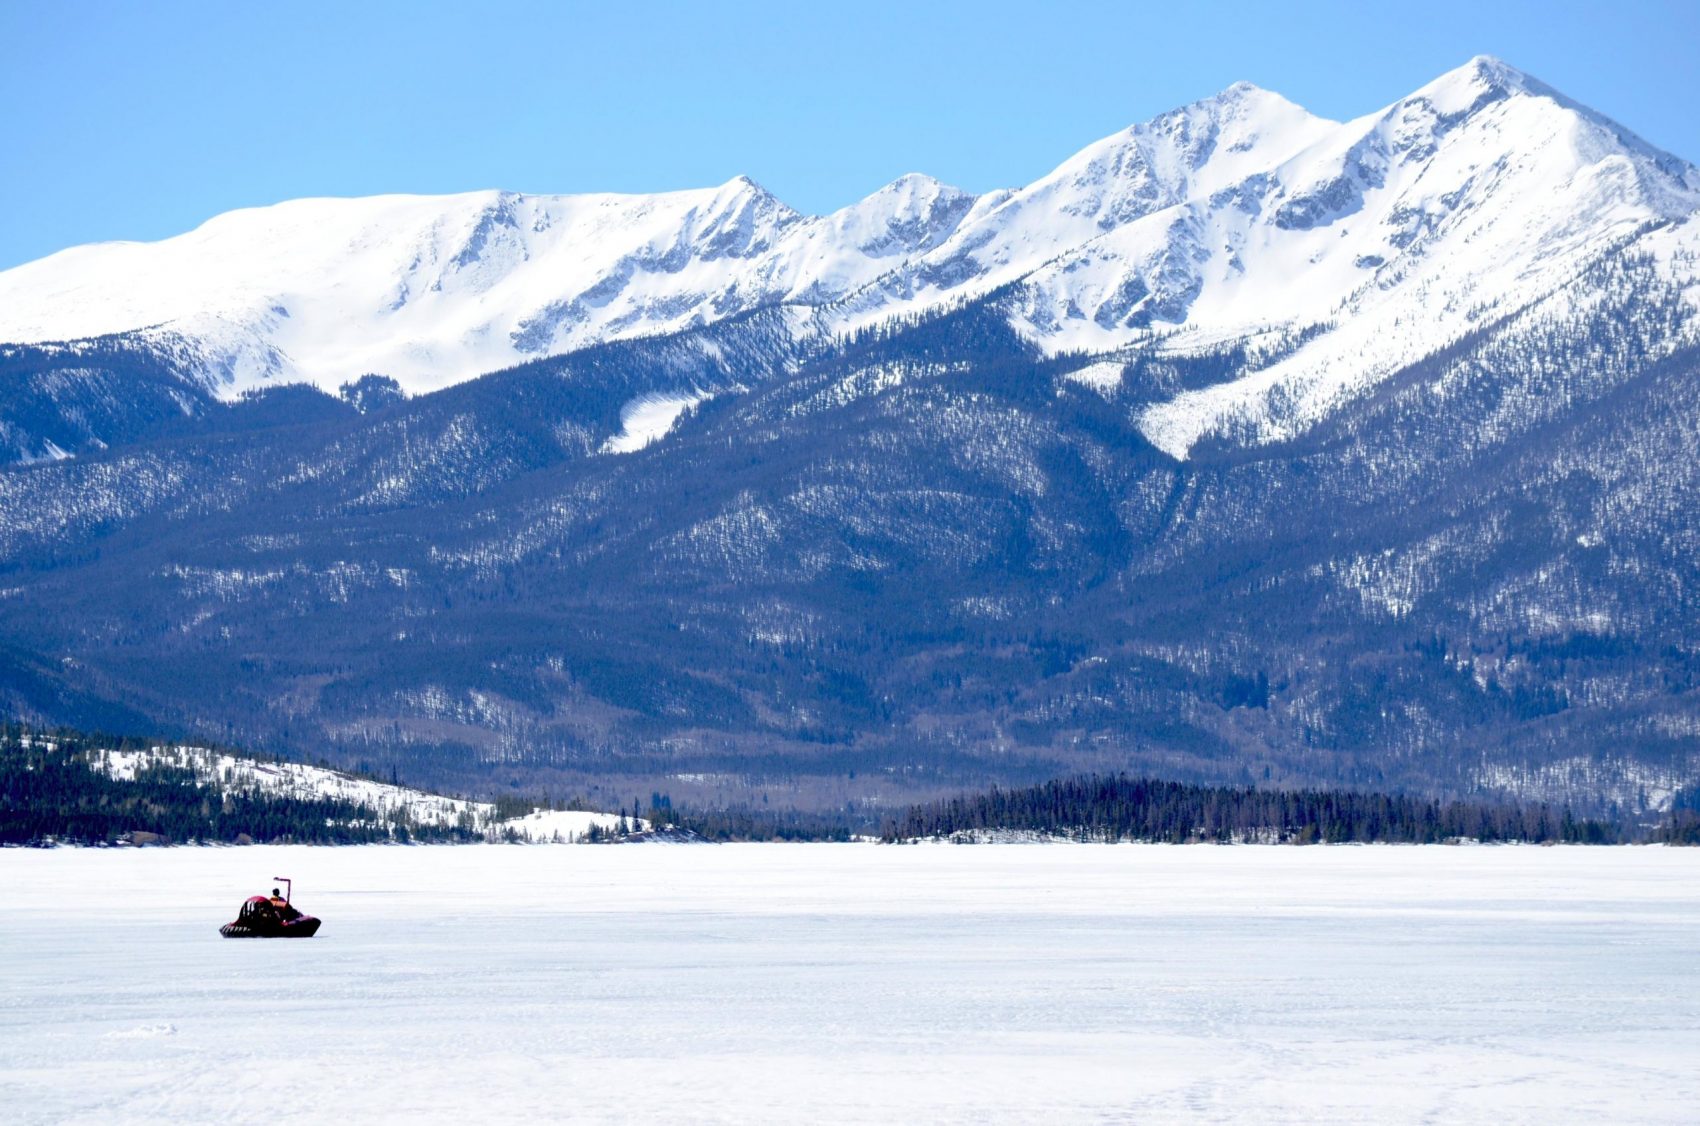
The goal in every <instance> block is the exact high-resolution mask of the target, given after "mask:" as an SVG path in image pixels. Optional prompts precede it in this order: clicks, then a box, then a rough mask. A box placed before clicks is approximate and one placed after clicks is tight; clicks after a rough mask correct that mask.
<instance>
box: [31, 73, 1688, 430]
mask: <svg viewBox="0 0 1700 1126" xmlns="http://www.w3.org/2000/svg"><path fill="white" fill-rule="evenodd" d="M1697 212H1700V173H1696V171H1695V169H1694V168H1693V167H1692V166H1690V165H1689V164H1687V163H1685V162H1683V161H1681V160H1678V159H1676V158H1674V157H1672V156H1670V155H1668V154H1665V153H1662V152H1659V151H1658V150H1656V149H1654V148H1652V147H1651V146H1649V145H1647V144H1645V143H1644V142H1642V141H1640V140H1639V139H1637V138H1635V137H1634V136H1632V135H1631V134H1629V133H1628V132H1627V131H1625V130H1624V129H1622V128H1621V127H1619V126H1617V125H1615V124H1614V123H1612V122H1610V121H1608V120H1606V119H1605V118H1603V117H1601V116H1600V115H1598V114H1596V113H1594V112H1592V111H1590V110H1588V109H1586V108H1584V107H1582V106H1579V105H1577V104H1576V103H1574V102H1572V101H1570V100H1569V99H1567V98H1565V97H1564V96H1563V95H1561V94H1559V93H1557V92H1556V91H1554V90H1552V89H1551V88H1549V87H1547V86H1545V85H1543V84H1542V83H1540V82H1538V81H1536V80H1534V79H1532V78H1530V77H1528V76H1527V75H1524V74H1522V73H1520V72H1518V71H1517V70H1515V69H1513V68H1511V67H1509V66H1507V65H1505V64H1504V63H1501V62H1499V61H1497V60H1494V59H1490V58H1485V57H1484V58H1477V59H1474V60H1472V61H1471V62H1469V63H1468V64H1466V65H1465V66H1463V67H1461V68H1459V69H1457V70H1455V71H1453V72H1451V73H1449V74H1446V75H1444V76H1442V77H1441V78H1439V79H1438V80H1436V81H1435V82H1433V83H1431V84H1429V85H1428V86H1426V87H1424V88H1423V89H1421V90H1419V91H1417V92H1416V93H1414V94H1412V95H1411V96H1410V97H1407V98H1404V99H1401V100H1400V101H1398V102H1396V103H1394V104H1393V105H1391V106H1389V107H1387V108H1385V109H1383V110H1380V111H1378V112H1375V113H1372V114H1369V115H1368V116H1365V117H1362V118H1359V119H1357V120H1354V121H1349V122H1345V123H1337V122H1332V121H1327V120H1324V119H1321V118H1318V117H1315V116H1313V115H1311V114H1309V113H1307V112H1306V111H1305V110H1303V109H1301V108H1299V107H1298V106H1295V105H1293V104H1292V103H1290V102H1288V101H1286V100H1285V99H1283V98H1281V97H1280V96H1279V95H1277V94H1273V93H1270V92H1268V91H1264V90H1260V89H1258V88H1257V87H1254V86H1251V85H1247V84H1239V85H1236V86H1233V87H1230V88H1229V89H1228V90H1226V91H1224V92H1222V93H1221V94H1219V95H1217V96H1215V97H1212V98H1208V99H1205V100H1204V101H1201V102H1197V103H1195V104H1193V105H1190V106H1186V107H1184V108H1182V109H1178V110H1175V111H1173V112H1171V113H1167V114H1164V115H1162V116H1160V117H1157V118H1155V119H1153V120H1152V121H1150V122H1147V123H1145V124H1142V125H1136V126H1134V127H1132V128H1130V129H1127V130H1125V131H1123V132H1121V133H1118V134H1116V135H1115V136H1112V137H1109V138H1106V139H1104V140H1103V141H1100V142H1098V143H1096V144H1094V145H1091V146H1089V147H1088V148H1086V149H1085V150H1083V151H1082V152H1080V153H1079V154H1077V155H1076V156H1074V157H1072V158H1071V159H1069V160H1068V161H1066V162H1065V163H1064V164H1062V165H1061V166H1060V167H1059V168H1057V169H1056V170H1055V171H1054V172H1052V173H1050V174H1049V175H1047V176H1045V177H1043V178H1041V179H1040V180H1038V181H1037V182H1036V183H1034V184H1032V185H1029V186H1028V187H1025V188H1022V189H1020V190H1018V191H997V192H992V193H989V194H987V195H984V196H979V197H975V196H972V195H970V194H967V193H964V192H961V191H957V190H956V189H953V188H949V187H947V186H945V185H943V184H940V183H939V182H937V181H935V180H931V179H928V178H926V177H924V176H907V177H904V178H903V179H900V180H898V181H897V182H895V183H893V184H891V185H889V186H887V187H885V188H883V189H881V190H880V191H878V192H876V193H874V194H873V195H871V196H869V197H868V198H867V199H864V200H862V201H861V202H859V203H856V204H854V205H852V206H850V207H847V208H845V209H843V210H841V211H838V212H835V213H833V214H831V215H827V216H823V217H807V216H803V215H801V214H799V213H797V212H796V211H794V210H793V209H791V208H790V207H787V206H786V205H785V204H783V203H781V202H780V201H779V200H777V199H775V198H774V197H773V196H771V195H770V194H768V193H767V192H766V191H764V190H763V189H761V188H760V187H758V186H757V185H756V184H754V183H752V182H751V181H749V180H747V179H744V178H739V179H736V180H733V181H731V182H729V183H727V184H724V185H722V186H720V187H718V188H712V189H706V190H702V191H687V192H673V193H667V194H661V195H650V196H615V195H580V196H528V195H518V194H514V193H505V192H478V193H471V194H466V195H456V196H443V197H421V196H381V197H373V198H367V199H312V200H297V201H294V202H290V203H283V204H278V205H276V206H273V207H265V208H256V209H251V210H243V211H236V212H231V213H229V214H226V215H222V216H219V217H218V218H215V219H212V220H210V221H209V222H207V223H206V224H204V225H203V226H201V227H200V228H198V229H197V230H195V231H192V232H190V233H188V234H185V235H181V236H178V237H176V238H172V239H167V240H165V241H163V242H158V243H149V244H138V243H108V244H100V245H93V246H85V247H78V248H75V249H71V250H67V251H64V252H62V253H59V254H55V255H53V256H51V257H49V258H45V259H42V260H40V261H38V262H34V263H30V264H28V265H24V266H20V267H18V268H16V269H13V270H9V271H6V272H4V273H0V341H4V342H14V343H34V342H44V341H66V340H74V339H78V338H86V337H93V336H101V335H106V334H114V333H119V334H139V336H140V338H142V339H145V340H150V341H154V342H156V343H157V344H159V345H160V346H161V347H162V348H165V349H166V350H168V351H170V352H172V353H173V354H174V355H176V356H178V357H180V358H182V359H183V360H184V361H185V362H186V363H187V365H188V366H189V367H190V368H192V369H193V370H194V372H195V373H196V378H197V379H198V380H199V382H201V384H202V385H203V386H204V387H206V388H207V389H209V390H211V391H213V392H214V393H215V394H218V395H220V396H221V397H227V398H228V397H234V396H235V395H237V394H239V393H241V392H242V391H244V390H247V389H249V388H252V387H255V386H260V385H265V384H268V383H275V382H290V381H307V382H311V383H314V384H316V385H318V386H320V387H322V388H325V389H327V390H334V389H335V388H336V387H337V386H339V385H341V384H342V383H344V382H346V381H349V380H352V379H354V378H356V377H358V376H360V375H362V374H365V373H368V372H375V373H380V374H383V375H388V376H391V377H393V378H395V379H397V380H398V381H399V382H400V383H401V385H402V387H403V388H404V389H405V390H406V391H408V392H409V393H420V392H426V391H430V390H434V389H437V388H440V387H443V386H446V385H449V384H453V383H456V382H460V381H463V380H465V379H468V378H471V377H473V376H475V375H478V374H481V373H483V372H486V371H490V370H493V369H496V368H500V367H505V366H509V365H512V364H514V363H516V362H520V361H523V360H526V359H531V358H536V357H539V356H546V355H552V354H558V353H563V352H568V351H571V350H574V349H577V348H580V347H583V346H586V345H589V344H593V343H597V342H601V341H607V340H612V339H617V338H623V337H632V336H640V335H647V334H653V333H661V332H671V331H677V330H681V329H687V328H691V327H694V326H700V325H705V324H709V323H712V322H715V321H719V320H724V319H726V318H728V317H732V316H735V315H737V314H741V313H747V312H749V311H752V310H757V309H763V308H770V307H775V306H785V307H788V308H790V309H791V310H793V314H792V315H791V317H790V318H789V319H788V320H787V321H786V324H787V325H788V326H789V330H790V331H791V332H792V333H793V334H795V335H797V336H799V337H826V336H829V335H832V334H839V333H843V332H845V331H847V330H851V329H856V328H861V327H866V326H869V325H873V324H878V323H880V322H882V321H887V320H889V319H891V318H893V317H896V316H900V315H913V314H917V313H924V312H927V311H930V310H936V309H940V308H944V307H948V306H952V305H955V304H958V303H961V302H964V301H969V300H972V299H974V298H976V297H979V296H982V295H986V294H989V293H992V292H994V291H1001V293H1002V294H1003V295H1004V296H1003V297H1002V300H1004V301H1005V302H1006V307H1007V309H1008V310H1009V312H1008V316H1009V319H1010V322H1011V323H1012V324H1013V325H1014V327H1015V328H1016V329H1017V330H1018V331H1019V332H1020V333H1021V334H1022V335H1023V336H1024V337H1026V338H1027V339H1029V340H1031V341H1033V342H1034V343H1036V344H1037V345H1039V346H1040V348H1041V349H1042V350H1043V351H1045V352H1047V353H1051V354H1060V353H1065V352H1084V353H1087V354H1089V355H1091V356H1094V357H1099V358H1104V359H1107V361H1108V363H1109V366H1103V365H1098V366H1094V367H1093V368H1092V371H1091V374H1090V375H1089V376H1088V377H1086V378H1087V381H1089V382H1091V383H1093V384H1094V385H1095V386H1098V387H1100V389H1103V390H1106V391H1111V390H1113V389H1114V387H1115V385H1116V383H1117V381H1118V373H1117V368H1116V367H1115V364H1116V363H1117V362H1119V361H1120V360H1123V359H1125V358H1126V357H1127V355H1128V354H1129V350H1130V349H1134V350H1140V351H1143V352H1145V353H1147V354H1149V355H1180V356H1188V355H1191V356H1196V355H1199V354H1207V353H1210V352H1212V351H1213V350H1220V349H1224V348H1230V347H1239V348H1243V349H1244V357H1243V362H1242V363H1241V364H1240V365H1239V366H1238V368H1237V369H1236V371H1235V372H1234V373H1233V378H1231V379H1227V380H1224V381H1223V382H1220V383H1218V384H1215V385H1211V386H1207V387H1191V388H1176V389H1175V390H1174V393H1173V394H1170V395H1167V396H1163V397H1161V398H1159V399H1158V400H1156V401H1152V402H1149V403H1148V404H1147V405H1146V406H1145V407H1144V408H1143V413H1142V414H1141V416H1140V423H1139V425H1140V428H1141V429H1142V430H1143V431H1144V432H1145V434H1146V435H1147V436H1148V437H1149V438H1150V439H1151V440H1152V441H1153V442H1155V443H1156V444H1157V445H1159V446H1160V447H1161V448H1163V449H1164V450H1166V451H1168V452H1169V453H1171V454H1173V455H1175V456H1177V457H1185V456H1186V455H1187V453H1188V451H1189V450H1191V448H1192V447H1193V446H1194V444H1195V443H1196V442H1197V441H1198V440H1199V439H1201V438H1203V437H1205V436H1207V435H1217V436H1222V437H1226V438H1229V439H1230V440H1236V441H1253V442H1257V441H1268V440H1273V439H1279V438H1282V437H1287V436H1291V435H1292V434H1293V433H1295V432H1297V431H1299V430H1302V429H1303V428H1304V427H1306V426H1308V425H1310V424H1312V423H1314V422H1315V421H1317V420H1318V419H1320V418H1322V417H1325V416H1326V415H1327V414H1328V413H1329V412H1330V410H1331V409H1332V408H1333V407H1334V406H1336V405H1337V404H1339V403H1340V402H1342V401H1344V400H1347V399H1349V398H1351V397H1352V396H1354V395H1355V394H1357V393H1359V392H1361V391H1362V390H1364V389H1365V388H1367V387H1369V386H1372V385H1373V384H1374V383H1375V382H1376V381H1377V380H1378V379H1379V378H1381V377H1383V376H1385V375H1386V374H1388V373H1390V372H1392V371H1393V370H1395V369H1397V368H1399V367H1402V366H1404V365H1407V364H1408V363H1410V362H1411V360H1412V359H1413V358H1416V357H1420V356H1423V355H1429V354H1433V353H1435V352H1437V351H1438V350H1440V349H1441V348H1443V347H1445V346H1447V345H1448V344H1451V343H1453V342H1454V341H1456V340H1458V339H1459V338H1461V337H1462V336H1464V335H1465V334H1467V333H1469V332H1471V331H1473V330H1475V329H1477V328H1479V327H1480V326H1482V325H1483V324H1484V323H1487V322H1489V321H1491V320H1493V319H1494V318H1497V317H1501V316H1504V315H1506V314H1509V313H1511V312H1513V311H1516V310H1520V309H1524V308H1526V307H1528V306H1530V305H1532V304H1535V303H1539V302H1548V303H1550V304H1552V305H1553V306H1554V307H1555V309H1556V308H1557V307H1559V306H1563V305H1565V304H1566V303H1568V302H1571V301H1574V300H1577V299H1578V298H1577V297H1576V295H1574V294H1571V293H1569V292H1568V291H1567V286H1569V284H1570V283H1571V281H1572V280H1573V279H1574V278H1575V277H1576V276H1577V275H1578V273H1579V272H1580V271H1581V270H1583V269H1584V268H1586V267H1587V266H1588V264H1589V263H1591V262H1594V261H1596V260H1598V259H1599V258H1600V257H1601V256H1602V255H1604V254H1607V253H1614V252H1622V251H1623V250H1624V248H1625V247H1626V246H1627V245H1629V244H1633V246H1634V250H1635V252H1636V253H1645V254H1648V255H1652V256H1654V257H1656V258H1658V259H1659V260H1660V261H1661V262H1665V263H1668V264H1669V268H1670V269H1671V270H1674V271H1679V272H1681V271H1687V272H1689V273H1693V272H1694V267H1693V265H1692V259H1693V256H1694V254H1695V253H1696V251H1700V222H1696V220H1695V216H1696V214H1697ZM1690 292H1691V293H1700V289H1695V290H1691V291H1690ZM1696 300H1697V301H1700V298H1696ZM1684 339H1685V338H1684ZM692 394H694V391H693V390H692V389H691V388H681V389H680V391H679V395H680V397H682V398H688V397H690V396H691V395H692Z"/></svg>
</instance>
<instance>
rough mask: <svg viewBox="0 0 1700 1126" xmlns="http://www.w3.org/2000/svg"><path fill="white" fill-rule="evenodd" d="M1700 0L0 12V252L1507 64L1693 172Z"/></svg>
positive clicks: (925, 154)
mask: <svg viewBox="0 0 1700 1126" xmlns="http://www.w3.org/2000/svg"><path fill="white" fill-rule="evenodd" d="M1697 46H1700V0H1674V2H1663V3H1657V2H1637V0H1621V2H1618V3H1611V4H1596V3H1576V2H1563V0H1547V2H1543V3H1525V2H1521V0H1503V2H1502V0H1468V2H1458V0H1415V2H1413V3H1408V4H1386V5H1382V4H1377V3H1373V2H1370V0H1356V2H1352V3H1336V2H1332V0H1329V2H1319V3H1304V4H1298V3H1294V4H1282V3H1275V2H1268V3H1250V2H1228V0H1221V2H1216V3H1184V2H1181V0H1171V2H1168V3H1143V2H1136V0H1128V2H1124V3H1092V4H1088V3H1075V2H1067V0H1053V2H1049V3H1047V2H1044V0H1026V2H1014V3H1006V2H1001V0H980V2H977V3H938V4H928V3H925V2H923V0H911V2H907V3H905V2H897V3H885V2H873V0H864V2H853V3H849V4H821V5H806V4H802V3H795V2H793V3H788V4H756V3H725V4H712V3H701V4H679V3H641V2H639V3H626V4H621V3H618V2H607V0H604V2H602V3H596V4H576V3H569V2H565V0H559V2H554V3H549V2H531V0H522V2H513V3H502V2H500V0H488V2H486V3H483V4H476V5H475V4H448V3H437V2H434V0H409V2H404V3H391V2H377V0H352V2H351V0H343V2H341V3H319V2H315V0H275V2H272V3H256V2H252V0H209V2H187V0H153V2H150V3H140V2H128V3H120V2H112V3H98V2H93V0H0V130H3V136H0V268H4V267H7V266H12V265H16V264H17V263H19V262H23V261H27V260H29V259H32V258H36V257H40V256H41V255H44V254H47V253H50V252H52V251H54V250H58V249H61V248H63V247H66V246H70V245H74V244H77V243H82V242H92V241H96V240H102V239H116V238H128V239H156V238H163V237H166V236H169V235H172V234H177V233H180V232H182V231H185V230H189V229H190V228H192V227H194V226H196V225H198V224H199V223H200V222H202V221H203V220H205V219H207V218H209V217H211V216H213V215H215V214H217V213H219V212H221V211H226V210H229V209H231V208H234V207H243V206H251V205H255V204H264V203H273V202H276V201H278V200H282V199H289V198H293V197H296V196H308V195H366V194H372V193H378V192H452V191H466V190H471V189H477V188H493V187H499V188H511V189H515V190H520V191H528V192H578V191H630V192H640V191H661V190H665V189H672V188H688V187H702V186H707V185H711V184H717V183H721V182H723V181H725V180H728V179H730V178H731V177H733V176H735V175H738V174H740V173H743V174H748V175H749V176H751V177H753V178H754V179H755V180H757V181H758V182H760V183H762V184H763V185H765V186H766V187H767V188H768V189H769V190H770V191H772V192H774V193H775V194H776V195H778V196H780V197H781V198H783V199H784V200H786V201H787V202H788V203H790V204H792V205H793V206H795V207H798V208H800V209H802V210H804V211H810V212H824V211H830V210H832V209H834V208H837V207H841V206H843V205H845V204H847V203H850V202H852V201H853V200H856V199H858V198H860V197H862V196H864V195H866V194H867V193H869V192H871V191H873V190H874V189H875V188H877V187H879V186H880V185H882V184H884V183H886V182H888V181H890V180H892V179H894V178H896V177H897V176H898V175H900V174H902V173H904V172H911V171H918V172H927V173H930V174H932V175H935V176H938V177H940V178H941V179H944V180H947V181H949V182H951V183H954V184H957V185H959V186H961V187H964V188H968V189H971V190H976V191H983V190H986V189H989V188H994V187H1001V186H1012V185H1019V184H1023V183H1026V182H1028V181H1030V180H1033V179H1035V178H1037V177H1038V176H1040V175H1042V174H1043V173H1044V172H1046V171H1048V170H1049V169H1051V168H1052V167H1054V166H1055V165H1057V164H1059V163H1061V162H1062V161H1063V160H1064V159H1065V158H1066V157H1068V156H1069V155H1070V154H1071V153H1073V152H1074V151H1076V150H1077V149H1079V148H1081V147H1082V146H1084V145H1085V144H1087V143H1088V142H1090V141H1093V140H1095V139H1097V138H1099V137H1101V136H1105V135H1107V134H1109V133H1113V132H1115V131H1116V130H1118V129H1121V128H1123V127H1125V126H1127V125H1130V124H1132V123H1134V122H1136V121H1142V120H1144V119H1146V118H1149V117H1151V116H1153V115H1154V114H1157V113H1160V112H1162V111H1163V110H1165V109H1168V108H1171V107H1173V106H1177V105H1181V104H1183V103H1186V102H1189V101H1193V100H1195V99H1197V98H1201V97H1205V96H1208V95H1210V94H1212V93H1214V92H1216V91H1218V90H1220V89H1221V88H1223V87H1225V86H1227V85H1229V84H1230V83H1232V82H1235V81H1237V80H1240V79H1246V80H1249V81H1252V82H1255V83H1257V84H1258V85H1259V86H1264V87H1266V88H1268V89H1271V90H1276V91H1279V92H1280V93H1282V94H1284V95H1286V96H1287V97H1289V98H1291V99H1292V100H1293V101H1296V102H1298V103H1299V104H1300V105H1303V106H1305V107H1306V108H1308V109H1310V110H1311V111H1312V112H1314V113H1319V114H1322V115H1324V116H1326V117H1333V118H1349V117H1356V116H1358V115H1360V114H1364V113H1367V112H1370V111H1371V110H1374V109H1377V108H1379V107H1381V106H1383V105H1385V104H1387V103H1389V102H1392V101H1394V100H1396V99H1397V98H1399V97H1401V96H1403V95H1405V94H1408V93H1410V92H1411V91H1412V90H1415V89H1416V88H1417V87H1419V86H1421V85H1423V84H1424V83H1425V82H1427V81H1429V80H1430V79H1433V78H1435V77H1437V76H1438V75H1440V74H1441V73H1443V72H1445V71H1447V70H1450V69H1452V68H1453V67H1456V66H1458V65H1460V64H1462V63H1463V62H1464V61H1465V60H1467V59H1468V58H1470V56H1472V55H1476V54H1493V55H1498V56H1499V57H1501V58H1503V59H1505V60H1506V61H1507V62H1509V63H1511V64H1513V65H1514V66H1518V67H1520V68H1522V69H1523V70H1526V71H1528V72H1530V73H1531V74H1534V75H1535V76H1536V77H1538V78H1541V79H1542V80H1544V81H1546V82H1547V83H1549V84H1551V85H1553V86H1556V87H1558V88H1559V89H1560V90H1563V91H1564V92H1565V93H1567V94H1569V95H1570V96H1571V97H1573V98H1575V99H1577V100H1578V101H1581V102H1584V103H1586V104H1588V105H1591V106H1593V107H1594V108H1595V109H1598V110H1599V111H1601V112H1602V113H1605V114H1606V115H1608V116H1610V117H1613V118H1615V119H1617V120H1618V121H1619V122H1621V123H1622V124H1624V125H1626V126H1627V127H1628V128H1630V129H1631V130H1633V131H1635V132H1637V133H1639V134H1641V135H1642V136H1643V137H1645V138H1647V139H1648V140H1649V141H1651V142H1653V143H1654V144H1656V145H1659V146H1661V147H1663V148H1666V149H1669V150H1671V151H1672V152H1675V153H1676V154H1677V155H1679V156H1683V157H1685V158H1688V159H1690V160H1700V108H1697V107H1700V65H1697V62H1696V47H1697Z"/></svg>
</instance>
